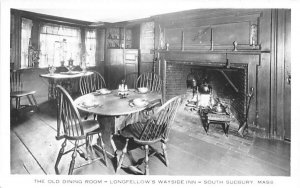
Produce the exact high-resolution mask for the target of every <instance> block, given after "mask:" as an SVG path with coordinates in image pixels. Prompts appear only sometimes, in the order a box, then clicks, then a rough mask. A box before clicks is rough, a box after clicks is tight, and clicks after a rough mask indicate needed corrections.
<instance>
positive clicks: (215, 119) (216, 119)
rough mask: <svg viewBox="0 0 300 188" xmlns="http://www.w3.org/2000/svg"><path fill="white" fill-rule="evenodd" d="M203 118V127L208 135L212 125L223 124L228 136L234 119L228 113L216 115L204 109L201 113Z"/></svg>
mask: <svg viewBox="0 0 300 188" xmlns="http://www.w3.org/2000/svg"><path fill="white" fill-rule="evenodd" d="M200 115H201V118H202V120H203V127H204V130H205V132H206V133H207V131H208V129H209V124H210V123H217V124H221V125H222V128H223V131H224V133H225V135H226V136H228V129H229V125H230V122H231V121H232V118H231V117H230V115H228V114H227V113H215V112H213V111H212V110H211V109H202V110H201V111H200Z"/></svg>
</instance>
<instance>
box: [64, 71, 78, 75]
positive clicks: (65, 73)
mask: <svg viewBox="0 0 300 188" xmlns="http://www.w3.org/2000/svg"><path fill="white" fill-rule="evenodd" d="M80 73H81V72H78V71H69V72H60V73H59V74H64V75H76V74H80Z"/></svg>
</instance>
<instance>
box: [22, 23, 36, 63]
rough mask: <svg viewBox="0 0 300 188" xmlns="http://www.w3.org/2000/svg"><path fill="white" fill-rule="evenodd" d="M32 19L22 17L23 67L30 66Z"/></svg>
mask: <svg viewBox="0 0 300 188" xmlns="http://www.w3.org/2000/svg"><path fill="white" fill-rule="evenodd" d="M32 25H33V23H32V20H29V19H26V18H22V29H21V68H27V67H28V47H29V43H30V40H31V39H30V38H31V29H32Z"/></svg>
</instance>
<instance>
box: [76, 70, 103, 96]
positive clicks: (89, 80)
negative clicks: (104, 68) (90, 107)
mask: <svg viewBox="0 0 300 188" xmlns="http://www.w3.org/2000/svg"><path fill="white" fill-rule="evenodd" d="M91 72H93V74H91V75H88V76H82V77H81V78H80V80H79V87H80V92H81V95H85V94H87V93H91V92H94V91H96V90H98V89H101V88H105V87H106V84H105V81H104V78H103V77H102V75H101V74H100V73H98V72H96V71H91Z"/></svg>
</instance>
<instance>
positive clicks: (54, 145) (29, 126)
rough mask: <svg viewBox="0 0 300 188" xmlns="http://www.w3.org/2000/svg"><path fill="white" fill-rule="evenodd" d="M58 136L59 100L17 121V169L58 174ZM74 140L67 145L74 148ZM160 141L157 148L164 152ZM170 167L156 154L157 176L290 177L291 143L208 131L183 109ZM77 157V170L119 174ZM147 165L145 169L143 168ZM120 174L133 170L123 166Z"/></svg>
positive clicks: (63, 165) (140, 153)
mask: <svg viewBox="0 0 300 188" xmlns="http://www.w3.org/2000/svg"><path fill="white" fill-rule="evenodd" d="M55 136H56V109H55V104H53V103H52V104H51V103H49V102H45V103H43V104H41V105H40V106H39V111H37V112H35V113H30V114H25V115H24V116H23V117H22V118H21V119H20V120H19V121H18V122H15V123H12V125H11V173H12V174H45V173H46V174H55V170H54V164H55V160H56V157H57V154H58V152H59V149H60V147H61V143H62V141H61V140H60V141H58V140H56V139H55ZM72 146H73V145H72V143H68V144H67V147H68V148H71V147H72ZM160 147H161V146H160V145H159V144H157V145H155V146H154V148H155V149H157V150H158V151H161V148H160ZM167 151H168V159H169V163H170V164H169V166H168V167H166V165H165V164H164V163H163V160H162V159H161V158H158V157H157V156H153V157H152V158H150V174H151V175H183V176H185V175H196V176H289V175H290V143H288V142H283V141H276V140H268V139H262V138H254V137H251V136H246V137H243V138H242V137H239V136H238V135H237V134H236V131H235V130H234V129H233V128H231V129H230V131H229V136H228V137H226V136H225V135H224V133H223V132H222V129H221V126H219V125H211V127H210V130H209V132H208V133H206V132H205V131H204V129H203V127H202V124H201V122H200V119H199V117H198V116H197V115H195V114H192V113H189V112H187V111H185V110H184V109H183V108H181V109H180V110H179V112H178V115H177V117H176V118H175V122H174V124H173V128H172V130H171V132H170V138H169V141H168V144H167ZM144 155H145V154H144V150H142V149H140V148H137V149H135V150H132V151H131V155H130V154H127V155H126V159H125V164H126V163H127V164H129V163H130V160H129V157H130V156H131V157H132V158H133V159H134V160H135V161H137V160H138V159H140V158H143V157H144ZM70 161H71V152H70V153H69V154H67V155H65V156H63V158H62V160H61V162H60V165H59V171H60V173H61V174H67V172H68V168H69V164H70ZM86 162H87V161H85V160H84V159H82V158H80V157H77V158H76V164H75V167H78V168H76V169H75V170H74V174H76V175H77V174H78V175H80V174H101V175H115V170H114V164H113V162H114V161H111V160H108V166H105V165H104V162H103V160H100V161H94V162H93V163H91V164H89V165H85V166H82V165H83V164H84V163H86ZM143 168H144V167H143V166H141V170H143ZM117 174H118V175H127V174H130V173H128V171H127V170H126V169H121V170H120V171H119V172H118V173H117Z"/></svg>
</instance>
